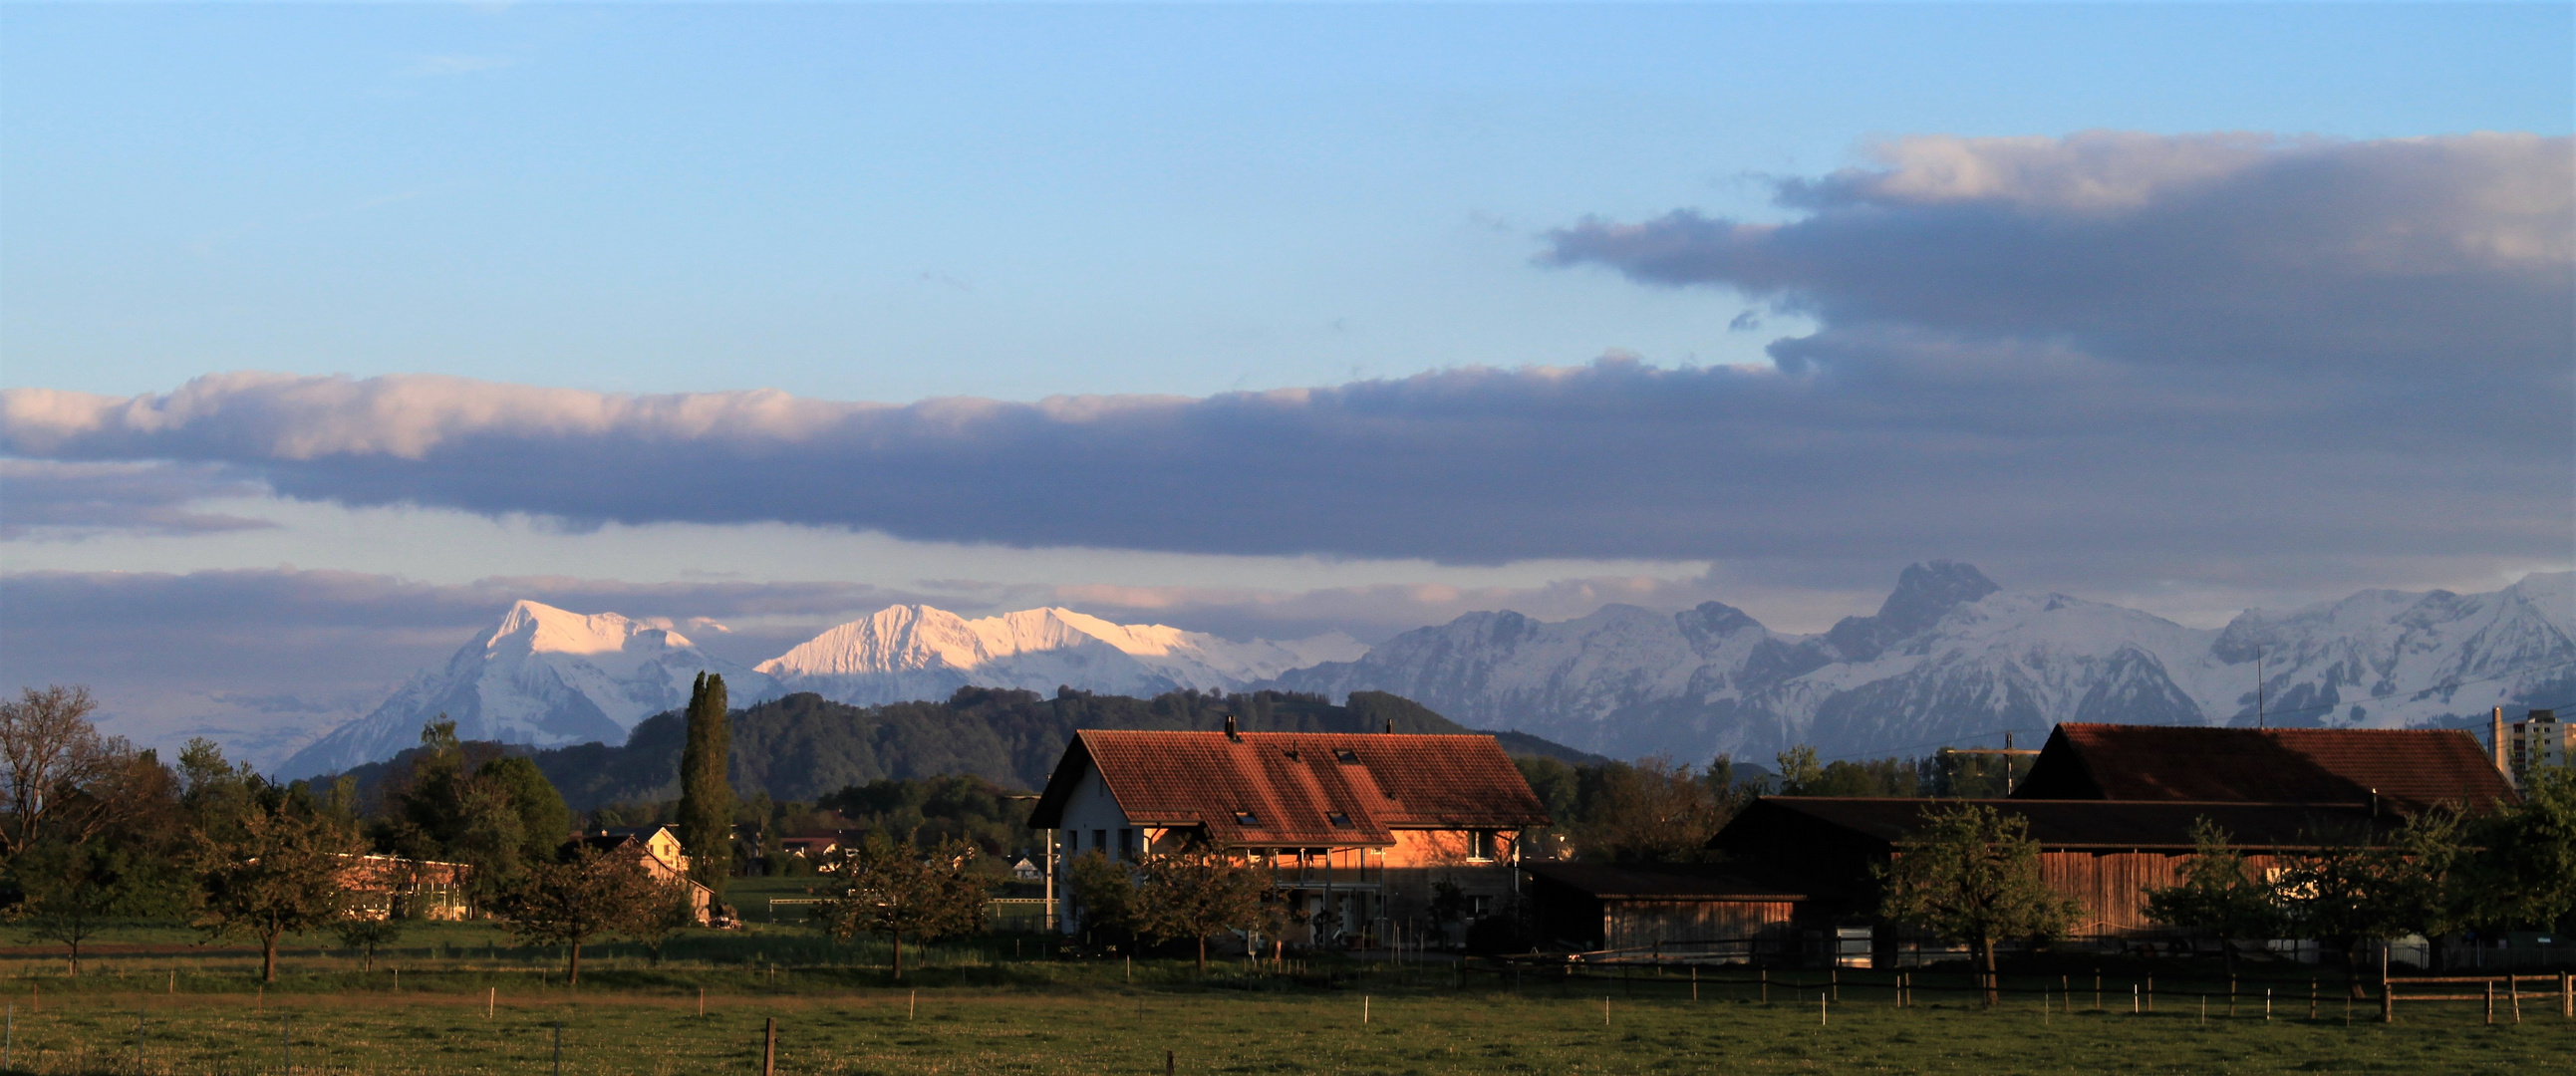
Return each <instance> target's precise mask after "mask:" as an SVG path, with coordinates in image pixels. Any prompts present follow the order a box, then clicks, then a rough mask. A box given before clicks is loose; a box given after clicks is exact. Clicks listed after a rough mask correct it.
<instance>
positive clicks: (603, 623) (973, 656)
mask: <svg viewBox="0 0 2576 1076" xmlns="http://www.w3.org/2000/svg"><path fill="white" fill-rule="evenodd" d="M2571 606H2576V574H2571V573H2551V574H2535V575H2531V576H2528V577H2526V578H2524V579H2523V580H2521V581H2520V582H2518V583H2515V584H2514V585H2512V586H2510V587H2506V588H2504V589H2503V590H2499V591H2495V592H2491V593H2485V594H2466V595H2463V594H2454V593H2451V592H2448V591H2431V592H2421V593H2409V592H2400V591H2365V592H2362V593H2360V594H2356V595H2353V596H2352V597H2349V598H2345V599H2343V600H2341V601H2335V602H2327V603H2321V604H2317V605H2312V606H2308V607H2305V608H2301V609H2296V610H2292V611H2289V612H2286V613H2275V612H2264V611H2249V612H2247V613H2244V614H2242V615H2240V616H2238V617H2237V618H2236V619H2235V620H2234V621H2232V622H2230V623H2229V624H2227V625H2226V626H2224V627H2222V628H2190V627H2185V626H2183V625H2180V624H2176V623H2173V622H2171V621H2168V620H2164V619H2162V618H2159V617H2156V616H2153V615H2150V614H2147V613H2142V612H2138V611H2136V610H2132V609H2125V608H2121V607H2119V606H2115V605H2109V604H2105V603H2101V602H2094V601H2087V600H2084V599H2081V598H2075V597H2070V596H2067V595H2063V594H2052V593H2027V592H2016V591H2007V590H2004V589H2003V588H2001V587H1999V586H1997V585H1996V584H1995V583H1994V582H1993V581H1992V580H1990V579H1988V578H1986V576H1985V575H1984V574H1983V573H1982V572H1979V571H1978V570H1977V569H1976V568H1974V567H1971V566H1969V565H1966V564H1959V563H1953V562H1947V561H1934V562H1931V563H1927V564H1917V565H1914V566H1911V567H1908V568H1907V569H1905V570H1904V572H1903V573H1902V574H1901V575H1900V576H1899V578H1898V580H1897V585H1896V589H1895V590H1894V591H1893V592H1892V593H1891V594H1889V596H1888V598H1887V600H1886V602H1885V603H1883V604H1882V605H1881V606H1880V608H1879V610H1878V612H1877V613H1875V614H1872V615H1869V616H1856V617H1847V618H1845V619H1844V620H1842V621H1841V622H1839V623H1837V624H1835V625H1834V626H1833V627H1832V628H1831V629H1829V630H1827V631H1825V632H1822V633H1818V634H1812V635H1802V634H1792V633H1783V632H1775V631H1772V630H1770V629H1769V628H1767V627H1764V626H1763V625H1762V624H1761V623H1760V622H1758V621H1756V620H1755V619H1754V618H1753V617H1751V616H1749V615H1747V614H1746V613H1744V612H1743V611H1742V610H1739V609H1735V608H1733V607H1731V606H1727V605H1724V604H1722V603H1717V602H1710V603H1707V604H1703V605H1700V606H1698V607H1696V608H1692V609H1686V610H1682V611H1680V612H1671V613H1668V612H1658V611H1655V610H1649V609H1644V608H1639V607H1636V606H1629V605H1610V606H1605V607H1603V608H1602V609H1601V610H1599V611H1598V612H1595V613H1593V614H1591V615H1589V616H1585V617H1580V618H1576V619H1573V620H1565V621H1553V622H1551V621H1541V620H1537V619H1535V618H1532V617H1528V616H1524V615H1522V614H1519V613H1514V612H1508V611H1504V612H1484V613H1471V614H1468V615H1466V616H1462V617H1459V618H1458V619H1456V620H1453V621H1451V622H1449V623H1447V624H1443V625H1438V626H1434V627H1426V628H1420V629H1416V630H1414V631H1409V632H1406V633H1403V634H1401V635H1398V636H1396V637H1394V638H1392V639H1389V640H1388V641H1386V642H1384V643H1381V644H1379V645H1377V646H1375V647H1366V646H1363V645H1361V644H1360V643H1358V642H1357V641H1355V640H1353V639H1351V638H1350V637H1349V636H1346V635H1340V634H1338V633H1336V634H1331V635H1324V636H1317V637H1315V638H1311V639H1302V640H1294V641H1287V642H1273V641H1267V640H1253V641H1251V642H1235V641H1231V640H1227V639H1222V638H1219V637H1216V636H1213V635H1206V634H1202V633H1196V632H1188V631H1182V630H1180V629H1177V628H1171V627H1165V626H1161V625H1121V624H1115V623H1111V622H1109V621H1106V620H1102V619H1099V618H1097V617H1092V616H1087V615H1084V614H1082V613H1077V612H1074V611H1072V610H1068V609H1053V608H1050V609H1031V610H1025V611H1021V612H1015V613H1008V614H1003V615H1000V616H994V617H986V618H981V619H972V620H970V619H967V618H964V617H960V616H958V615H956V614H954V613H949V612H946V611H943V610H939V609H934V608H930V607H928V606H922V605H899V606H894V607H891V608H888V609H885V610H883V611H880V612H878V613H876V614H874V615H872V616H870V617H868V618H866V619H863V620H858V621H853V622H851V623H847V624H843V625H840V626H838V627H835V628H832V629H830V630H828V631H825V632H823V633H822V634H820V635H818V636H816V637H814V638H813V639H812V640H810V641H808V642H805V643H803V644H800V645H798V646H796V647H794V648H792V649H790V650H789V651H787V652H786V653H784V654H781V655H779V656H778V657H776V658H773V659H770V660H768V661H765V662H762V663H760V664H759V665H758V666H757V667H756V668H743V667H741V666H739V665H736V664H733V663H730V662H726V661H724V660H722V659H719V658H716V657H714V656H712V655H709V654H707V653H705V652H704V651H702V650H699V649H698V648H697V647H696V646H695V645H694V644H692V643H690V642H689V641H688V640H687V639H686V638H684V637H682V636H680V635H679V634H677V633H675V632H672V631H669V630H668V629H664V628H658V627H653V626H650V625H647V624H644V623H641V622H637V621H633V620H629V619H627V618H625V617H622V616H619V615H616V614H613V613H601V614H594V615H583V614H579V613H572V612H567V611H565V610H561V609H556V608H553V607H551V606H546V605H541V604H538V603H536V602H527V601H523V602H520V603H518V604H516V605H514V606H513V607H512V608H511V609H510V610H509V611H508V612H507V613H505V614H504V615H503V617H502V619H501V621H500V622H499V623H498V624H496V625H495V626H494V627H493V628H491V629H489V630H487V631H485V632H482V633H478V634H477V635H476V637H475V638H474V639H473V640H472V641H470V642H468V643H467V645H466V646H465V647H464V648H462V649H460V650H459V651H458V652H457V653H456V655H455V657H454V658H452V659H451V660H450V661H449V662H448V664H447V666H446V667H445V668H443V669H438V670H431V671H428V672H424V673H422V674H421V675H420V676H418V677H416V678H415V679H413V680H412V681H411V682H410V683H409V684H407V685H405V686H404V687H403V688H402V689H401V690H399V691H397V692H395V693H394V695H393V697H392V698H389V699H387V700H386V701H385V703H384V704H383V705H381V706H379V707H377V708H376V710H375V711H374V712H372V713H370V714H369V715H367V716H366V717H364V718H361V719H359V720H357V721H354V722H351V723H350V724H348V725H346V726H343V727H342V728H340V729H338V730H335V731H333V732H332V733H330V734H329V735H327V736H325V737H323V738H322V739H321V740H318V741H316V742H315V743H313V744H311V745H309V746H307V747H306V748H305V749H304V750H302V751H300V752H298V753H297V754H296V755H295V756H294V757H293V758H291V759H289V760H288V762H287V763H286V765H285V766H284V767H283V768H282V772H283V773H284V774H285V775H286V776H290V777H294V776H304V775H308V774H313V773H323V772H333V771H338V770H344V769H347V768H349V767H351V766H355V765H357V764H360V763H364V762H368V761H373V760H377V759H383V758H389V757H391V756H392V755H393V754H394V753H395V752H397V751H399V750H401V749H403V748H405V747H409V746H412V745H413V744H414V743H416V742H417V741H418V737H419V730H420V727H421V724H422V723H423V722H424V721H426V720H428V719H430V718H432V717H434V716H435V715H436V714H438V713H441V712H444V713H446V714H447V715H448V716H449V717H451V718H454V719H456V720H457V722H458V734H459V735H460V736H466V737H468V738H473V739H491V740H501V741H506V742H511V743H524V744H529V745H532V746H538V747H559V746H567V745H574V744H581V743H590V742H603V743H611V744H616V743H622V742H624V741H625V739H626V737H627V735H628V734H629V732H630V731H631V730H633V729H634V728H635V726H636V725H637V724H638V723H639V722H641V721H642V720H644V719H645V718H648V717H651V716H652V715H654V714H658V713H661V712H663V711H665V710H669V709H672V708H675V707H677V706H679V705H681V704H682V703H683V702H685V701H686V697H687V691H688V683H689V680H690V679H691V678H692V677H693V676H694V675H695V674H696V672H697V671H699V670H701V669H705V670H709V671H714V672H719V673H722V674H723V675H724V676H725V679H726V683H727V684H728V686H729V687H730V688H731V696H732V700H733V702H734V704H735V705H737V706H748V705H752V704H754V703H758V702H761V701H764V700H768V699H775V698H781V697H783V696H787V695H790V694H796V693H807V692H810V693H813V694H815V695H818V696H820V697H821V698H823V699H826V700H830V701H834V702H840V703H846V704H850V705H854V706H872V705H879V704H884V703H894V702H902V701H908V700H942V699H946V698H948V697H949V696H950V695H951V694H953V693H954V692H955V691H956V690H957V689H959V688H961V687H967V686H974V687H989V688H1012V689H1023V690H1031V691H1037V692H1041V693H1047V692H1052V691H1054V690H1055V689H1056V688H1057V687H1059V686H1070V687H1073V688H1076V689H1080V690H1086V691H1096V692H1102V693H1108V694H1117V695H1132V696H1140V697H1143V696H1152V695H1157V694H1162V693H1166V692H1172V691H1182V690H1206V691H1240V690H1253V689H1274V690H1282V691H1292V692H1305V693H1312V694H1318V695H1323V696H1326V697H1328V698H1330V699H1337V700H1338V699H1344V698H1348V697H1349V696H1350V695H1351V694H1352V693H1354V692H1387V693H1391V694H1394V695H1399V696H1403V697H1405V698H1408V699H1413V700H1416V701H1418V702H1420V703H1422V704H1423V705H1425V706H1427V707H1429V708H1430V709H1432V710H1433V711H1436V712H1438V713H1440V714H1443V715H1446V716H1447V717H1449V718H1451V719H1454V720H1456V721H1458V722H1461V723H1463V724H1465V725H1468V726H1471V727H1478V728H1487V729H1517V730H1520V731H1523V732H1527V733H1531V734H1534V735H1537V736H1540V737H1544V738H1546V739H1548V740H1551V741H1555V742H1558V743H1562V744H1566V745H1570V746H1572V747H1575V748H1579V749H1582V750H1585V751H1593V752H1598V753H1601V754H1605V755H1611V756H1615V757H1638V756H1642V755H1646V754H1656V753H1662V754H1670V755H1672V756H1674V757H1677V758H1684V759H1703V758H1707V757H1709V756H1711V755H1713V754H1716V753H1719V752H1728V753H1733V754H1736V755H1738V756H1740V757H1747V758H1767V757H1769V754H1770V753H1771V752H1774V751H1778V750H1780V749H1782V748H1785V747H1788V746H1791V745H1794V744H1812V745H1814V746H1816V747H1817V748H1818V749H1819V750H1820V751H1821V752H1823V753H1824V754H1825V755H1827V756H1829V757H1831V756H1836V755H1886V754H1899V753H1908V752H1920V751H1923V750H1928V749H1930V748H1931V747H1934V746H1938V745H1942V744H1954V745H1965V744H1969V743H1987V744H1991V743H1993V742H1995V741H1996V739H1997V737H1998V736H1999V734H2000V733H2002V732H2004V731H2006V730H2012V731H2019V732H2023V733H2027V734H2029V735H2030V737H2031V738H2030V740H2029V741H2027V742H2030V743H2034V744H2035V743H2036V742H2037V737H2038V736H2039V735H2040V734H2044V733H2045V732H2046V730H2047V729H2048V728H2049V726H2050V725H2051V724H2053V723H2056V722H2060V721H2112V722H2134V723H2146V724H2238V725H2251V724H2255V723H2257V722H2258V721H2260V722H2265V723H2270V724H2275V725H2284V726H2289V725H2300V726H2315V725H2359V726H2370V727H2399V726H2414V725H2459V724H2466V723H2470V722H2472V721H2474V720H2476V719H2477V718H2478V717H2480V716H2481V715H2483V714H2485V713H2486V711H2487V708H2489V707H2491V706H2505V707H2508V708H2509V709H2518V708H2521V707H2525V706H2535V705H2536V706H2549V705H2553V704H2555V703H2559V702H2570V703H2576V609H2571ZM2258 683H2259V687H2258Z"/></svg>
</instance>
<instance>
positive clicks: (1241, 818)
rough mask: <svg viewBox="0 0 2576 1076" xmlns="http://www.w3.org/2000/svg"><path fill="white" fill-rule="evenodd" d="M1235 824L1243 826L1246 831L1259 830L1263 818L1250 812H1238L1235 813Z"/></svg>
mask: <svg viewBox="0 0 2576 1076" xmlns="http://www.w3.org/2000/svg"><path fill="white" fill-rule="evenodd" d="M1234 824H1235V825H1238V826H1242V827H1243V828H1245V829H1259V828H1261V816H1260V815H1257V814H1254V813H1252V812H1250V811H1236V812H1234Z"/></svg>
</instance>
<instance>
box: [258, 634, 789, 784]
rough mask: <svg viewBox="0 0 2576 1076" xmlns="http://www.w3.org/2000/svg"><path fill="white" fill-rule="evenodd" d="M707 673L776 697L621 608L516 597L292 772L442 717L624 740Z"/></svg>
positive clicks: (471, 726)
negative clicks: (592, 609) (596, 609)
mask: <svg viewBox="0 0 2576 1076" xmlns="http://www.w3.org/2000/svg"><path fill="white" fill-rule="evenodd" d="M700 672H713V673H717V674H719V675H722V676H723V677H724V678H725V680H726V681H727V686H728V687H729V688H731V691H732V695H733V697H734V698H737V699H742V700H745V701H751V700H754V699H758V698H763V697H766V696H768V695H770V694H773V693H774V692H773V690H772V686H771V682H770V679H769V678H768V677H766V676H763V675H761V674H760V673H758V672H754V671H753V670H750V669H746V668H743V667H741V666H740V665H738V664H735V663H733V662H729V661H725V660H723V659H721V658H717V657H715V656H713V655H710V654H708V653H706V652H705V651H702V650H700V649H698V648H697V646H696V645H695V644H693V643H691V642H690V641H689V640H688V639H687V638H685V637H683V636H681V635H680V634H679V633H678V632H674V631H671V630H669V629H667V628H661V627H656V626H654V625H652V624H648V623H645V622H643V621H638V620H634V619H632V618H629V617H625V616H621V615H618V614H616V613H576V612H572V611H570V610H566V609H558V608H556V607H554V606H551V605H546V604H544V603H542V602H534V601H519V602H514V603H512V604H511V606H510V608H509V609H508V610H506V611H504V612H503V613H502V614H501V616H500V618H499V619H498V620H497V621H495V622H494V623H493V624H492V626H491V627H489V628H486V629H483V630H481V631H478V632H476V633H474V637H473V638H472V639H471V640H469V641H467V642H466V644H465V645H464V646H462V647H460V648H458V649H457V651H456V654H455V656H453V657H451V658H449V659H448V662H447V665H446V667H444V668H442V669H435V670H430V671H426V672H423V673H421V674H420V675H418V676H415V677H413V678H412V680H411V682H410V683H407V684H405V685H403V686H402V688H401V689H399V690H397V691H395V692H394V694H393V696H392V697H391V698H388V699H386V700H385V701H384V702H383V703H382V704H381V705H379V706H377V707H376V709H375V710H374V711H372V712H370V713H369V714H368V715H367V716H365V717H362V718H359V719H358V720H356V721H352V722H349V723H348V724H346V725H342V726H340V727H339V728H337V729H334V730H332V731H331V733H330V734H329V735H326V736H324V737H322V738H321V739H319V740H316V741H314V742H313V743H311V744H309V745H307V746H306V747H305V748H304V749H303V750H301V751H298V752H296V753H295V755H293V756H292V757H290V758H288V759H287V760H286V762H285V764H284V766H283V767H282V768H281V773H282V774H283V775H284V776H287V777H303V776H308V775H311V774H316V773H330V772H335V771H339V770H345V769H347V768H349V767H351V766H355V765H359V764H361V763H366V762H373V761H376V760H378V759H384V758H391V757H393V755H394V754H395V753H397V752H399V751H401V750H402V749H404V748H407V747H411V746H413V745H415V744H417V743H418V742H419V740H420V729H421V726H422V725H423V724H425V723H427V722H429V721H431V720H434V719H436V718H437V717H438V716H439V715H441V714H444V715H446V716H447V717H448V718H449V719H451V720H453V721H455V722H456V734H457V735H458V736H460V737H463V738H465V739H469V740H498V741H501V742H503V743H521V744H529V745H533V746H538V747H558V746H563V745H566V744H578V743H591V742H596V741H606V742H622V741H623V740H624V739H625V738H626V733H627V732H628V731H629V730H631V729H633V728H634V727H635V725H636V723H638V722H640V721H642V720H644V719H645V718H647V717H651V716H653V715H654V714H658V713H662V712H664V711H666V710H672V709H676V708H678V707H679V706H680V705H682V704H683V703H686V702H687V701H688V697H689V686H690V684H691V682H692V681H694V680H695V679H696V677H697V674H698V673H700Z"/></svg>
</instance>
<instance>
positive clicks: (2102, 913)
mask: <svg viewBox="0 0 2576 1076" xmlns="http://www.w3.org/2000/svg"><path fill="white" fill-rule="evenodd" d="M2276 858H2277V857H2274V856H2269V855H2262V854H2249V855H2247V856H2246V857H2245V862H2246V865H2247V866H2248V867H2249V868H2250V869H2252V870H2253V871H2254V872H2255V873H2256V874H2257V875H2258V876H2260V875H2263V874H2264V873H2265V872H2268V871H2269V870H2271V869H2272V868H2274V867H2275V866H2277V865H2278V864H2277V862H2276ZM2190 860H2191V855H2190V853H2187V852H2076V851H2066V852H2041V853H2040V855H2039V870H2040V876H2041V877H2042V878H2044V879H2046V880H2047V882H2048V886H2049V888H2051V889H2054V890H2056V891H2057V892H2058V893H2060V894H2062V895H2064V896H2068V897H2073V898H2075V899H2076V900H2078V901H2081V902H2082V903H2083V905H2084V916H2083V918H2082V919H2081V920H2080V921H2079V922H2078V923H2077V925H2076V928H2075V933H2077V934H2135V933H2140V932H2145V931H2152V930H2156V929H2159V927H2158V924H2156V923H2155V922H2153V921H2151V920H2149V919H2148V918H2147V893H2146V891H2147V890H2149V889H2153V888H2158V887H2162V886H2169V885H2175V884H2177V883H2179V882H2180V881H2181V880H2182V871H2183V867H2184V865H2185V864H2186V863H2188V862H2190Z"/></svg>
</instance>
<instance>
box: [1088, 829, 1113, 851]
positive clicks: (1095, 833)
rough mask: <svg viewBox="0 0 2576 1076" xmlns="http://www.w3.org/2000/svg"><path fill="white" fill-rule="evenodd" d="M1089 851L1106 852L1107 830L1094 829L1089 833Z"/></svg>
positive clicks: (1107, 843)
mask: <svg viewBox="0 0 2576 1076" xmlns="http://www.w3.org/2000/svg"><path fill="white" fill-rule="evenodd" d="M1091 850H1092V851H1094V852H1106V851H1108V850H1109V831H1108V830H1105V829H1095V830H1092V831H1091Z"/></svg>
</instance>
